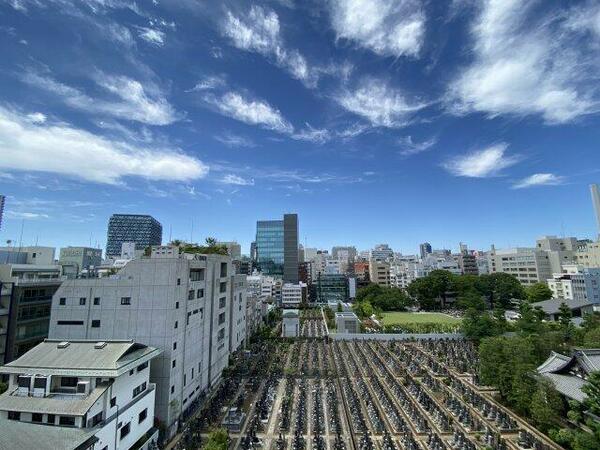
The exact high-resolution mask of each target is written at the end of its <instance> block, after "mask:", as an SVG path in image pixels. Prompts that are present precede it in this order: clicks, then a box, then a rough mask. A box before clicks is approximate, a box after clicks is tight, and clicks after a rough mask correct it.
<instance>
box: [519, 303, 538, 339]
mask: <svg viewBox="0 0 600 450" xmlns="http://www.w3.org/2000/svg"><path fill="white" fill-rule="evenodd" d="M519 315H520V316H521V317H519V320H517V329H519V330H520V331H521V332H523V333H526V334H531V333H539V332H540V331H541V329H542V323H541V320H540V315H539V314H538V312H537V311H536V310H535V309H534V308H533V306H532V305H531V303H530V302H529V301H527V300H523V301H521V304H520V305H519Z"/></svg>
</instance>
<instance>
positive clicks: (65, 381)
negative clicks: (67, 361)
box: [60, 377, 79, 387]
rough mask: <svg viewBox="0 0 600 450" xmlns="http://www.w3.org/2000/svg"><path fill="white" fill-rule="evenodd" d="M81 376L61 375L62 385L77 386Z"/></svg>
mask: <svg viewBox="0 0 600 450" xmlns="http://www.w3.org/2000/svg"><path fill="white" fill-rule="evenodd" d="M78 381H79V378H77V377H61V378H60V385H61V386H64V387H77V382H78Z"/></svg>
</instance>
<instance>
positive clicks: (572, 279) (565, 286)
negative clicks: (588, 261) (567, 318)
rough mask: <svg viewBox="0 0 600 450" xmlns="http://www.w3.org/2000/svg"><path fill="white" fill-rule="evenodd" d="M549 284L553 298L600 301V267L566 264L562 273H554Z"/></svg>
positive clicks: (548, 281)
mask: <svg viewBox="0 0 600 450" xmlns="http://www.w3.org/2000/svg"><path fill="white" fill-rule="evenodd" d="M547 284H548V287H549V288H550V290H551V291H552V297H553V298H557V299H563V300H580V301H588V302H590V303H600V268H597V269H590V268H587V267H583V266H578V265H576V264H566V265H564V266H563V271H562V273H555V274H553V275H552V278H550V279H548V280H547Z"/></svg>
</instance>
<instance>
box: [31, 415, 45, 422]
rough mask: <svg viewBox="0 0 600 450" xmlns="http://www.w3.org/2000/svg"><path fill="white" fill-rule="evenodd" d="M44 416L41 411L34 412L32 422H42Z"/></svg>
mask: <svg viewBox="0 0 600 450" xmlns="http://www.w3.org/2000/svg"><path fill="white" fill-rule="evenodd" d="M43 418H44V416H43V415H42V414H40V413H33V414H32V415H31V421H32V422H37V423H41V422H42V420H43Z"/></svg>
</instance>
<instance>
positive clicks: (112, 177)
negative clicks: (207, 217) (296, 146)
mask: <svg viewBox="0 0 600 450" xmlns="http://www.w3.org/2000/svg"><path fill="white" fill-rule="evenodd" d="M0 148H2V158H0V169H4V170H20V171H33V172H51V173H56V174H60V175H64V176H68V177H72V178H79V179H83V180H86V181H92V182H96V183H108V184H118V183H121V182H122V180H123V178H125V177H140V178H146V179H148V180H168V181H189V180H194V179H198V178H202V177H204V176H206V174H207V173H208V167H207V166H206V165H205V164H204V163H202V162H201V161H200V160H198V159H196V158H194V157H191V156H188V155H185V154H183V153H181V152H180V151H179V150H178V149H172V148H163V149H160V148H147V147H140V146H133V145H130V144H127V143H124V142H121V141H115V140H110V139H107V138H104V137H101V136H98V135H96V134H93V133H90V132H88V131H85V130H82V129H79V128H75V127H73V126H71V125H69V124H65V123H58V124H51V123H48V122H46V123H32V122H31V120H30V119H29V117H28V116H27V115H26V114H22V113H20V112H17V111H12V110H8V109H6V108H4V107H0Z"/></svg>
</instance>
